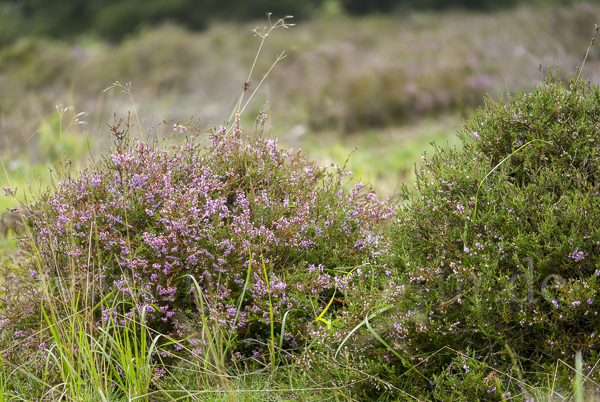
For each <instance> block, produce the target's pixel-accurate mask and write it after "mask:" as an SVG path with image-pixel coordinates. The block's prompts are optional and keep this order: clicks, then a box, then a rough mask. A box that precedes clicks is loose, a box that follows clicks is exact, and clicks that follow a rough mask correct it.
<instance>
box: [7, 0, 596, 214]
mask: <svg viewBox="0 0 600 402" xmlns="http://www.w3.org/2000/svg"><path fill="white" fill-rule="evenodd" d="M599 16H600V5H597V4H588V3H573V4H571V5H569V6H558V5H547V6H540V7H536V8H534V7H531V6H521V7H518V8H515V9H511V10H505V11H498V12H495V13H475V12H466V11H452V12H445V13H436V12H412V13H409V14H406V15H394V16H370V17H364V18H354V17H348V16H343V15H336V14H331V15H327V16H323V17H322V18H316V19H314V20H311V21H306V22H302V23H301V24H299V25H298V26H294V27H291V28H290V29H286V30H279V31H278V32H276V33H275V34H273V35H272V37H269V39H268V41H267V42H266V43H265V46H264V48H263V52H262V55H261V57H260V58H259V59H258V62H257V65H256V68H255V70H254V74H253V76H252V77H251V78H250V82H251V84H252V86H251V87H250V88H251V90H253V89H254V88H256V87H257V86H258V84H259V82H260V80H261V79H262V76H263V75H264V74H265V73H266V71H267V70H268V69H269V68H270V67H271V64H272V63H273V62H274V60H275V58H276V55H277V54H280V53H281V52H282V51H284V50H285V54H286V55H287V57H286V58H284V59H283V60H281V61H280V62H279V63H278V64H277V66H275V68H274V69H273V71H272V72H271V74H270V75H269V77H268V78H267V80H266V81H265V83H264V84H263V85H262V86H261V87H260V89H259V90H258V92H257V93H256V95H255V96H254V98H253V100H252V103H251V104H250V106H249V108H248V110H247V111H246V112H245V115H244V123H245V126H246V128H247V131H250V129H249V128H250V127H251V126H252V123H253V121H254V119H255V118H256V115H257V114H258V111H259V109H260V108H261V107H262V106H263V105H264V104H265V102H267V101H269V102H270V103H271V107H270V109H269V110H268V114H269V123H268V124H269V128H270V129H271V130H272V131H271V135H272V136H278V137H279V139H280V142H281V143H282V144H284V145H286V146H290V147H294V148H299V147H302V148H303V149H304V150H309V151H310V155H312V157H314V158H315V159H317V160H318V161H319V162H320V163H323V164H325V163H331V162H334V163H337V164H343V163H344V160H345V159H346V157H347V156H348V154H350V153H351V152H352V150H353V149H354V148H358V150H357V152H355V153H354V154H353V155H352V157H351V158H350V162H349V165H348V167H349V168H350V169H351V170H353V171H355V173H356V178H357V179H359V178H360V179H362V180H363V181H364V182H372V183H373V184H374V185H375V188H376V190H377V192H378V194H379V195H380V196H381V197H387V196H390V195H392V194H393V193H394V191H395V189H396V188H397V185H398V182H399V181H408V182H409V184H410V176H411V174H412V169H413V163H415V162H417V163H418V162H419V161H420V154H421V152H423V151H425V150H426V149H427V147H428V146H429V142H430V141H432V140H437V141H438V142H440V143H442V144H445V143H446V142H447V141H450V143H451V144H452V143H454V139H453V134H454V132H455V130H456V129H457V128H458V126H459V124H460V123H461V121H462V120H463V119H464V118H466V117H467V116H469V115H470V114H471V113H473V111H474V110H475V109H476V108H477V107H478V106H480V105H482V104H483V99H484V96H485V95H486V94H487V93H490V94H492V96H494V97H495V96H496V94H497V93H499V92H502V91H504V89H505V88H509V89H512V90H514V89H516V88H518V89H522V90H527V89H529V88H531V87H532V86H533V84H534V83H535V82H536V81H537V80H538V78H539V67H540V66H541V68H542V70H543V71H545V70H546V68H547V67H548V66H551V67H555V66H557V65H560V71H559V75H561V76H564V77H566V76H568V75H569V74H570V73H572V72H573V71H575V69H576V67H577V66H578V65H580V64H581V62H582V60H583V57H584V55H585V51H586V49H587V46H588V44H589V40H590V39H591V36H592V35H593V30H594V23H595V22H596V21H598V20H599V18H598V17H599ZM289 22H293V21H289ZM266 24H267V25H268V23H267V21H259V22H256V23H252V24H228V23H222V24H215V25H213V26H212V27H211V28H210V29H208V30H207V31H205V32H203V33H191V32H187V31H185V30H184V29H182V28H179V27H177V26H173V25H164V26H162V27H160V28H157V29H153V30H147V31H142V32H140V33H139V34H138V35H136V36H133V37H131V38H130V39H127V40H126V41H124V42H123V43H121V44H119V45H114V44H109V43H105V42H102V41H99V40H97V39H93V38H89V37H80V38H79V39H77V40H75V41H73V42H61V41H56V40H50V39H43V38H24V39H21V40H19V41H18V42H17V43H15V44H13V45H10V46H5V47H3V48H0V93H2V94H3V96H2V97H0V158H1V162H2V164H1V165H0V168H1V171H0V176H1V177H0V180H1V181H2V186H3V187H11V188H19V193H18V194H20V195H21V196H22V194H23V190H25V189H29V190H28V191H33V192H36V191H38V188H39V187H40V186H41V187H42V188H44V187H45V186H47V185H48V184H49V175H48V169H49V168H50V167H52V166H54V165H56V163H57V162H58V160H59V159H60V158H61V155H62V156H64V157H66V158H67V159H70V160H71V161H72V166H73V167H75V169H80V168H81V167H85V166H87V164H88V163H89V162H88V158H89V156H90V155H95V156H98V155H99V154H100V153H102V152H104V151H106V149H107V147H108V144H107V141H108V140H107V134H108V128H107V126H106V123H111V124H112V123H113V122H114V120H115V115H116V118H117V119H120V118H125V117H126V116H127V113H128V112H129V111H131V112H132V124H133V130H139V129H140V127H138V126H141V130H143V131H144V133H145V134H147V135H154V134H156V135H157V136H159V137H162V136H165V135H168V133H169V132H170V130H169V127H171V126H172V124H173V123H175V122H181V123H186V124H188V123H189V124H196V125H198V126H199V127H200V128H204V127H207V126H213V125H220V124H224V123H225V121H226V120H227V119H228V118H229V116H230V113H231V110H232V109H233V107H234V105H235V102H236V100H237V99H238V97H239V95H240V93H241V87H242V84H243V83H244V82H245V81H246V80H247V74H248V71H249V70H250V67H251V65H252V62H253V59H254V56H255V54H256V51H257V49H258V46H259V44H260V38H259V37H256V35H254V34H253V33H252V30H253V29H254V28H256V27H257V26H258V27H259V31H260V30H262V27H264V26H265V25H266ZM557 27H560V29H557ZM584 76H586V77H588V78H590V79H592V80H596V81H598V78H599V77H600V53H599V51H598V50H597V48H592V49H591V51H590V55H589V58H588V61H587V62H586V64H585V68H584ZM115 81H119V82H120V83H123V84H125V83H129V82H131V93H123V91H122V88H113V89H110V90H108V91H105V92H103V91H104V90H105V89H107V88H108V87H110V86H111V85H112V84H113V83H114V82H115ZM57 106H58V107H57ZM135 112H137V115H135ZM138 118H139V124H138ZM14 205H15V201H14V200H13V199H11V198H9V197H0V209H4V208H7V207H11V206H14Z"/></svg>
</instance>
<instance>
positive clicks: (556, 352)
mask: <svg viewBox="0 0 600 402" xmlns="http://www.w3.org/2000/svg"><path fill="white" fill-rule="evenodd" d="M599 119H600V90H599V88H598V86H597V85H592V84H591V83H589V82H585V81H584V80H577V79H575V78H571V79H570V81H569V83H568V85H567V86H565V84H563V82H561V81H560V80H559V79H558V77H557V75H556V73H553V72H552V71H549V72H548V75H547V76H545V77H543V79H542V82H541V83H540V84H539V85H538V86H536V87H535V89H534V90H533V91H532V92H531V93H521V92H518V93H517V94H516V95H515V96H511V95H510V94H508V96H507V99H506V101H504V100H503V99H502V98H501V99H500V100H498V101H493V100H492V99H491V98H488V99H487V100H486V106H485V108H483V109H480V110H479V111H478V112H477V113H476V114H475V115H474V116H473V117H471V118H470V119H469V120H468V121H467V122H466V123H465V124H464V126H463V127H461V129H460V130H459V132H458V135H459V137H460V138H461V140H462V142H463V149H462V150H460V151H457V150H456V149H444V148H441V147H437V146H436V149H435V152H434V155H432V156H431V157H429V156H427V155H424V156H423V161H424V166H423V167H422V168H421V169H420V170H419V171H417V172H416V183H415V184H416V188H417V190H418V194H417V195H410V194H409V192H408V190H407V189H406V187H405V188H404V198H405V200H406V201H408V203H405V204H404V206H402V207H401V208H400V209H399V211H398V217H397V221H396V222H395V223H394V224H393V225H392V227H391V229H390V238H391V239H392V247H391V253H390V255H389V261H388V264H389V266H390V267H392V266H393V267H395V270H396V273H397V275H398V276H399V277H400V278H401V279H400V280H399V281H400V282H402V283H404V285H405V286H406V288H405V292H404V293H403V294H402V295H399V296H397V297H396V298H395V300H388V303H389V302H395V303H396V305H397V306H400V307H398V309H396V310H394V313H390V312H391V311H392V310H389V311H388V312H387V313H389V314H387V313H386V314H387V315H386V317H385V318H384V319H383V318H382V321H383V322H384V323H385V325H384V327H387V328H388V329H387V330H386V331H385V337H386V339H387V342H388V343H389V344H392V345H395V350H396V351H397V352H398V353H401V354H404V355H405V356H406V359H407V360H411V361H413V362H418V361H421V360H424V361H426V363H427V365H426V366H425V365H423V364H421V365H419V366H418V371H419V373H420V374H422V376H415V377H414V378H415V379H416V381H419V380H420V381H421V382H422V384H421V386H422V392H424V393H426V394H427V395H430V396H431V395H440V396H442V395H452V393H456V392H459V393H461V395H463V397H461V398H463V399H464V398H466V399H468V400H474V399H479V400H482V399H489V400H500V398H501V397H502V394H504V393H508V392H511V393H512V395H513V396H515V395H517V394H527V393H528V392H529V391H528V388H527V386H526V384H533V383H536V381H546V380H545V378H546V376H545V375H542V374H539V373H542V372H544V370H547V371H546V372H548V373H552V372H554V367H555V366H556V365H557V362H558V360H559V359H561V360H563V361H570V362H571V364H572V358H573V355H574V353H575V352H576V351H577V350H582V351H583V357H584V361H588V362H590V361H592V360H593V361H595V360H596V359H597V358H598V356H599V351H600V342H598V340H597V338H598V335H599V333H600V317H599V316H598V310H600V300H599V297H598V294H597V293H598V290H599V287H600V281H599V280H598V275H600V232H599V227H600V226H599V224H600V197H599V195H600V153H599V152H600V144H599V137H598V132H599V130H600V122H599ZM496 166H498V167H497V169H495V170H493V169H494V168H495V167H496ZM492 170H493V172H492ZM489 172H491V174H489V175H488V173H489ZM380 325H383V324H380ZM444 347H446V348H449V349H445V351H444V352H443V353H437V354H434V352H438V351H440V349H442V348H444ZM450 349H451V350H450ZM468 350H469V351H470V352H467V351H468ZM465 355H469V356H471V358H473V359H476V361H478V362H485V366H487V367H488V368H487V369H484V368H481V367H480V368H479V369H478V371H479V372H480V374H482V373H484V374H486V377H487V375H491V376H492V377H493V374H492V373H493V372H495V370H499V371H500V372H502V373H511V376H510V377H511V378H512V380H509V376H506V377H505V378H501V376H496V378H497V379H498V381H486V382H485V383H484V382H482V381H483V380H481V378H480V377H481V376H479V377H477V376H475V377H474V376H471V377H469V380H468V381H467V380H466V378H467V377H465V375H466V373H465V370H463V369H461V368H460V364H457V363H456V359H459V358H463V357H461V356H465ZM409 366H410V365H409ZM590 366H593V363H591V364H590ZM453 367H454V368H453ZM457 367H458V368H457ZM584 367H587V365H586V364H584ZM492 368H493V369H492ZM590 369H591V367H588V371H585V370H584V375H586V374H591V377H590V378H591V379H592V378H595V380H596V381H597V380H598V379H599V378H600V376H599V374H598V372H597V371H595V372H589V370H590ZM441 373H444V374H441ZM536 373H538V374H536ZM440 375H441V376H440ZM556 375H557V379H556V386H557V387H559V386H562V387H567V388H568V387H569V386H570V376H572V371H570V370H569V369H566V368H565V367H564V366H561V367H559V368H558V372H557V374H556ZM463 377H464V378H463ZM425 379H428V380H425ZM457 380H460V381H457ZM463 380H464V384H465V385H461V384H463ZM488 380H489V379H488ZM452 384H454V385H452ZM456 387H459V388H458V391H457V388H456ZM482 389H484V390H485V392H483V393H482ZM506 395H507V394H506ZM506 395H505V396H504V397H506ZM442 399H443V398H442ZM459 399H460V398H459ZM452 400H455V399H454V397H452ZM456 400H458V399H456Z"/></svg>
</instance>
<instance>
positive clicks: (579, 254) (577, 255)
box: [569, 248, 583, 262]
mask: <svg viewBox="0 0 600 402" xmlns="http://www.w3.org/2000/svg"><path fill="white" fill-rule="evenodd" d="M569 258H572V259H574V260H575V262H579V261H581V260H583V251H579V248H576V249H575V250H574V251H572V252H571V254H569Z"/></svg>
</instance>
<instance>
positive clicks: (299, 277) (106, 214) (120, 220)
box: [2, 115, 393, 359]
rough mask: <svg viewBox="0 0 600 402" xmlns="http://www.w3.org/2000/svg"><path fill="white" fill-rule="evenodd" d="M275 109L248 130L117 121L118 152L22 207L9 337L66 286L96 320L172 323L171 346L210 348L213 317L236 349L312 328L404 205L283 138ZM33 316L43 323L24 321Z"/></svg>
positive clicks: (305, 335)
mask: <svg viewBox="0 0 600 402" xmlns="http://www.w3.org/2000/svg"><path fill="white" fill-rule="evenodd" d="M265 119H266V115H261V116H260V120H259V121H258V123H257V127H258V128H257V131H256V132H255V133H254V135H253V136H250V137H249V138H244V137H243V136H242V132H241V128H240V125H239V119H238V120H237V123H236V125H235V126H234V127H232V128H230V130H229V132H228V131H227V129H226V128H225V127H221V128H220V129H217V128H215V129H211V130H208V131H207V132H202V131H200V130H198V129H196V128H195V127H192V126H181V125H175V130H177V131H181V133H185V135H186V137H185V139H184V140H183V141H182V142H181V144H177V145H169V146H167V145H166V143H157V142H151V141H141V140H138V139H135V138H131V140H130V141H129V138H130V137H129V136H128V133H127V132H126V130H124V128H125V127H129V124H127V125H125V124H123V123H122V122H120V123H117V124H116V125H115V126H113V127H112V131H113V134H114V135H115V140H116V145H117V146H116V149H115V151H114V152H113V153H111V154H110V155H107V156H105V157H103V158H102V160H101V161H99V162H97V163H96V164H95V165H93V166H92V167H91V168H90V169H89V170H87V171H84V172H82V173H81V174H80V175H78V176H77V175H75V174H72V173H69V172H68V170H66V171H65V176H64V177H62V178H61V179H60V181H58V182H57V183H56V187H55V189H53V190H51V191H47V192H45V193H43V194H41V195H40V196H39V197H38V198H37V199H35V200H34V201H32V202H30V203H28V204H26V205H24V206H23V208H22V213H23V216H24V217H25V218H26V219H27V221H28V224H29V227H30V228H31V233H30V235H29V236H28V238H27V239H24V244H23V253H24V255H26V256H28V257H30V258H29V263H28V265H26V266H25V267H24V268H25V269H24V271H25V272H26V273H27V275H25V276H26V277H23V278H21V279H20V280H22V281H23V282H22V283H23V284H24V285H23V287H25V288H26V289H27V288H29V290H28V293H27V292H25V293H26V298H27V299H28V301H27V302H24V298H23V295H22V293H19V292H23V291H24V290H23V287H19V286H17V288H18V289H19V290H18V291H17V289H15V290H13V291H9V292H8V293H7V295H6V297H5V298H4V299H3V305H2V308H3V314H4V317H3V318H4V321H2V327H3V328H12V327H13V326H15V325H16V326H17V328H18V331H17V332H15V331H13V332H11V334H12V335H10V336H7V338H10V339H14V337H15V336H16V337H17V338H20V337H23V336H24V335H27V334H31V333H35V332H36V331H37V330H39V313H40V306H43V305H45V303H47V302H48V298H59V297H64V296H59V295H64V294H65V292H66V294H70V295H71V297H72V300H71V302H72V301H73V300H77V301H78V303H79V305H77V306H76V309H86V308H89V309H95V310H94V311H95V313H94V314H95V320H96V322H95V326H96V328H97V329H101V328H103V327H105V326H106V325H108V324H110V323H111V322H113V321H114V322H115V323H117V324H118V323H121V324H123V325H124V323H125V322H126V320H127V319H141V316H142V313H144V314H145V316H144V322H145V323H146V325H147V326H148V328H149V329H150V330H151V331H153V332H152V333H153V334H156V333H160V334H163V336H164V337H163V339H164V341H163V342H162V344H165V345H163V346H164V349H161V353H163V356H169V355H170V354H173V353H179V354H183V355H186V356H189V355H191V356H197V355H200V356H202V355H203V351H204V352H205V351H206V349H207V348H208V346H207V339H206V337H205V336H204V334H205V333H206V331H212V332H214V329H215V328H218V329H219V331H221V333H223V334H224V337H225V338H227V339H228V340H229V343H228V344H227V345H224V346H223V347H224V348H226V349H227V353H228V355H227V356H228V358H232V357H233V358H234V359H235V358H241V357H243V356H253V357H257V358H258V357H259V356H261V355H263V352H266V351H267V350H268V349H267V346H266V345H267V341H268V340H270V338H272V335H273V333H275V334H277V338H278V341H279V339H282V340H283V342H282V343H279V342H278V343H279V346H281V347H282V348H283V349H294V348H297V347H299V346H302V345H304V344H305V343H306V341H307V340H310V334H309V329H310V325H311V323H314V321H315V318H317V317H318V316H319V314H320V313H321V312H323V309H324V308H326V306H327V307H328V303H329V302H330V299H331V295H332V294H333V293H334V288H339V289H341V290H346V291H349V290H351V289H352V288H353V287H355V286H360V283H361V281H364V280H365V278H366V277H367V275H363V276H360V275H356V273H355V274H353V275H350V276H349V275H348V271H350V270H351V269H352V267H355V266H359V265H361V264H368V263H372V262H374V261H375V259H376V258H377V257H378V255H379V253H380V247H379V245H378V242H379V239H380V237H381V234H380V233H379V229H378V227H379V226H380V225H381V223H382V222H383V221H384V220H385V219H386V218H387V217H388V216H390V214H391V213H392V211H393V209H392V206H391V205H390V203H389V202H380V201H378V200H376V199H375V195H374V193H373V192H367V191H366V188H365V187H364V185H363V184H362V183H360V182H359V183H356V185H355V186H354V187H352V188H349V189H347V190H345V189H344V188H345V187H344V186H345V184H344V179H345V178H346V177H347V176H351V175H352V172H345V171H344V170H343V169H342V168H340V167H338V166H335V167H329V168H328V167H319V166H317V165H316V164H315V163H314V162H311V161H309V160H307V159H306V158H305V157H304V156H303V154H302V153H301V150H297V151H296V150H292V149H290V150H289V151H284V150H281V149H279V148H278V146H277V140H276V139H270V138H267V137H265V136H263V134H262V124H264V120H265ZM14 275H16V274H14ZM34 281H37V282H40V281H43V282H44V283H46V284H49V286H46V288H47V289H48V288H49V289H56V294H54V293H52V292H50V293H49V294H46V293H40V292H39V291H38V287H36V286H34V285H32V284H31V282H34ZM53 286H54V288H53ZM65 289H67V290H65ZM59 290H60V291H59ZM83 295H85V296H83ZM337 297H338V299H340V298H343V297H344V296H343V295H342V294H341V293H338V296H337ZM86 303H87V304H86ZM24 306H27V308H28V310H24V308H25V307H24ZM69 306H71V308H72V304H69ZM341 306H342V304H340V303H338V304H337V305H336V306H332V307H331V311H334V310H335V309H337V308H341ZM28 320H29V321H28ZM271 320H273V322H272V321H271ZM27 322H29V323H33V324H35V323H36V322H37V323H38V326H37V328H36V327H33V328H29V329H25V328H23V327H19V324H24V323H27ZM271 324H273V325H271ZM15 334H16V335H15ZM167 340H168V341H167ZM44 341H46V344H45V345H43V346H41V347H42V348H49V347H50V346H49V345H50V342H49V341H47V340H45V339H44V337H43V336H42V337H41V338H38V340H37V343H36V342H32V341H31V340H30V341H29V343H28V344H27V345H22V346H23V348H25V347H26V346H27V347H32V348H34V349H35V348H37V347H38V345H39V343H40V342H44ZM173 342H174V343H173ZM166 343H169V346H167V345H166ZM8 350H9V352H8V353H12V357H15V355H14V353H15V352H17V351H18V348H12V349H10V348H9V349H8Z"/></svg>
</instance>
